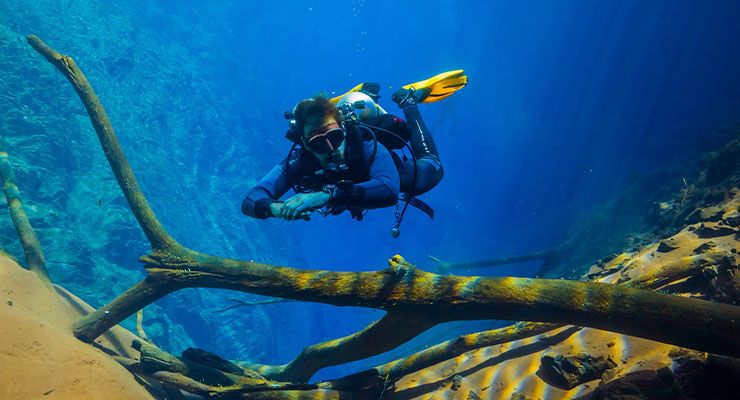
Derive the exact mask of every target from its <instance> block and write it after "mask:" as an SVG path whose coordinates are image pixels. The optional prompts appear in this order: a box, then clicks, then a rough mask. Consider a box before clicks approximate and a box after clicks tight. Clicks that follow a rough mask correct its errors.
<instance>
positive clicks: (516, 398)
mask: <svg viewBox="0 0 740 400" xmlns="http://www.w3.org/2000/svg"><path fill="white" fill-rule="evenodd" d="M511 400H539V397H537V398H535V397H529V396H527V395H526V394H524V393H521V392H516V393H513V394H512V395H511Z"/></svg>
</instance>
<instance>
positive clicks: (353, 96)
mask: <svg viewBox="0 0 740 400" xmlns="http://www.w3.org/2000/svg"><path fill="white" fill-rule="evenodd" d="M358 101H361V102H362V103H363V106H362V107H355V104H356V103H357V102H358ZM345 104H349V105H350V108H351V110H352V112H354V113H355V115H357V119H358V120H360V122H364V123H372V122H374V120H375V117H377V116H378V106H377V105H376V104H375V101H374V100H373V98H372V97H370V96H368V95H367V94H365V93H362V92H352V93H347V94H346V95H344V96H342V98H341V99H339V101H338V102H337V107H339V108H341V107H342V106H343V105H345Z"/></svg>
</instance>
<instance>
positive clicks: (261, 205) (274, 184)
mask: <svg viewBox="0 0 740 400" xmlns="http://www.w3.org/2000/svg"><path fill="white" fill-rule="evenodd" d="M292 164H293V163H291V166H292ZM284 165H285V162H284V161H282V162H280V163H279V164H278V165H276V166H275V168H273V169H272V170H271V171H270V172H269V173H268V174H267V175H265V177H264V178H262V180H260V181H259V183H257V185H256V186H255V187H253V188H252V189H251V190H249V192H248V193H247V196H246V197H245V198H244V201H242V213H244V214H245V215H248V216H250V217H253V218H259V219H265V218H268V217H272V216H273V213H272V211H271V206H272V205H273V203H276V202H277V201H278V200H279V199H280V197H282V196H283V195H284V194H285V192H287V191H288V190H289V189H290V188H291V186H292V182H291V180H290V177H289V176H288V174H287V173H286V172H285V168H284Z"/></svg>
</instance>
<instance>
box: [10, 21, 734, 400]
mask: <svg viewBox="0 0 740 400" xmlns="http://www.w3.org/2000/svg"><path fill="white" fill-rule="evenodd" d="M28 43H29V44H30V45H31V46H32V47H33V49H35V50H36V51H37V52H38V53H39V54H41V55H42V56H43V57H44V58H45V59H46V60H47V61H48V62H49V63H51V64H52V65H53V66H54V67H56V68H57V69H58V70H59V71H60V72H61V73H62V74H63V75H64V77H65V78H67V80H68V81H69V83H70V84H71V85H72V87H73V88H74V89H75V91H76V92H77V94H78V95H79V97H80V100H81V101H82V103H83V105H84V106H85V109H86V110H87V112H88V116H89V118H90V121H91V123H92V125H93V127H94V129H95V131H96V133H97V136H98V139H99V141H100V144H101V146H102V148H103V152H104V154H105V156H106V158H107V160H108V162H109V165H110V168H111V169H112V171H113V173H114V175H115V178H116V181H117V183H118V185H119V186H120V189H121V190H122V192H123V194H124V196H125V198H126V200H127V202H128V205H129V206H130V208H131V212H132V213H133V214H134V217H135V219H136V221H137V222H138V224H139V227H140V228H141V230H142V231H143V232H144V234H145V236H146V239H147V241H148V242H149V245H150V246H151V251H150V252H149V253H148V254H145V255H142V256H141V257H140V261H141V262H142V263H143V264H144V267H145V268H146V276H145V277H144V278H143V279H142V280H141V281H140V282H138V283H136V284H135V285H133V286H132V287H131V288H129V289H128V290H126V291H125V292H124V293H122V294H120V295H119V296H118V297H117V298H115V299H114V300H113V301H111V302H110V303H108V304H106V305H104V306H103V307H100V308H99V309H97V310H89V309H87V310H85V311H84V312H80V314H81V315H80V316H79V317H78V318H77V319H76V320H75V321H74V322H73V324H71V325H70V326H68V327H66V328H67V329H68V331H67V332H64V333H59V334H60V335H64V334H67V335H74V336H75V337H76V338H78V339H79V340H80V342H79V343H78V344H79V345H81V346H87V345H85V344H84V343H90V344H97V345H99V346H102V347H103V348H106V349H107V351H108V353H109V354H111V357H112V358H113V359H114V360H115V361H116V362H118V363H119V364H120V365H122V366H123V367H124V368H126V370H128V371H130V373H131V374H133V375H135V376H137V377H139V378H140V379H142V380H143V381H145V382H148V383H147V384H146V385H145V387H146V388H147V389H148V390H149V391H150V393H151V395H152V396H154V397H158V398H168V396H170V397H172V398H177V397H173V396H178V395H179V396H183V394H182V393H181V392H179V391H178V390H181V391H184V392H187V393H191V394H195V395H199V396H202V397H206V398H209V397H212V398H259V399H285V398H296V399H300V398H306V399H309V398H346V399H349V398H352V399H365V398H367V399H377V398H389V399H390V398H416V397H424V396H428V395H432V396H434V394H435V393H437V391H442V390H444V391H452V392H455V393H460V394H463V393H464V394H466V396H467V398H468V399H475V398H483V397H484V396H485V397H489V396H496V398H518V399H523V398H541V397H543V391H550V392H551V393H555V394H558V395H560V396H561V397H571V398H573V397H575V396H581V395H587V394H590V395H592V398H615V397H613V392H610V390H612V391H616V392H619V391H620V390H623V388H624V387H629V388H631V389H630V390H632V389H634V390H637V391H644V390H659V391H662V392H663V393H668V394H669V395H672V394H675V395H676V396H678V395H682V396H683V395H686V396H688V395H691V394H692V392H691V391H692V390H697V389H696V388H699V387H701V385H705V384H707V383H706V382H710V381H711V379H710V378H711V377H710V378H706V379H704V380H702V379H703V378H702V377H705V375H707V374H709V373H708V372H707V371H719V372H718V374H729V375H732V374H737V373H738V372H739V371H740V369H738V368H737V363H736V360H734V359H736V358H738V357H740V326H738V324H739V323H740V307H738V306H737V293H738V290H737V288H738V277H737V265H738V250H739V247H740V246H739V245H738V232H739V231H740V228H738V225H739V223H740V218H739V217H738V205H740V191H738V189H737V183H738V182H737V179H738V176H737V173H736V171H737V168H738V163H737V159H738V154H740V152H739V151H738V140H737V139H736V140H735V141H732V142H730V143H729V144H727V145H726V146H725V147H723V148H721V149H719V150H717V151H716V152H713V153H710V154H708V155H707V156H706V157H705V159H704V160H702V161H701V163H703V165H704V166H705V168H704V169H703V172H702V173H700V174H699V176H698V177H697V178H696V180H694V181H692V183H691V184H689V183H688V181H686V180H685V179H683V183H684V186H683V188H682V189H681V190H679V191H677V192H675V193H674V195H673V196H672V197H671V198H663V199H661V200H660V201H657V202H653V203H654V207H652V208H651V209H650V211H649V213H651V215H653V214H654V218H655V221H663V224H662V225H658V226H659V228H660V229H657V230H656V231H653V232H651V234H650V235H646V236H645V237H644V238H643V240H644V241H654V243H647V244H646V243H644V242H643V243H641V245H640V246H639V248H635V249H633V250H628V251H626V252H624V253H621V254H619V255H616V256H614V257H612V258H606V259H602V260H600V261H599V262H598V263H597V264H596V265H594V266H593V267H592V268H591V270H589V272H588V273H587V275H586V276H585V277H580V276H574V277H573V278H585V279H584V280H575V279H574V280H565V279H539V278H536V279H530V278H514V277H504V278H490V277H482V276H454V275H443V274H435V273H430V272H426V271H423V270H420V269H418V268H416V267H415V266H414V265H412V264H411V263H409V262H408V261H406V260H405V259H404V258H403V257H401V256H400V255H395V256H393V257H391V259H390V260H389V266H388V267H387V268H383V269H379V270H376V271H368V272H334V271H328V270H305V269H298V268H291V267H282V266H274V265H270V264H266V263H260V262H255V261H241V260H235V259H228V258H221V257H218V256H215V255H209V254H206V253H202V252H198V251H195V250H192V249H189V248H187V247H185V246H183V245H182V244H180V243H178V241H177V240H176V239H175V238H173V237H172V236H170V234H169V233H168V231H167V230H166V229H165V228H164V226H163V225H162V224H161V223H160V222H159V220H158V219H157V217H156V214H155V213H154V211H153V209H152V208H151V207H150V205H149V203H148V200H147V198H146V197H145V196H144V194H143V192H142V191H141V189H140V187H139V185H138V183H137V179H136V176H135V174H134V172H133V169H132V168H131V166H130V165H129V163H128V161H127V159H126V156H125V155H124V152H123V150H122V148H121V146H120V144H119V142H118V138H117V137H116V134H115V131H114V129H113V126H112V124H111V122H110V120H109V118H108V116H107V113H106V111H105V109H104V107H103V105H102V103H101V101H100V99H99V98H98V97H97V95H96V94H95V92H94V91H93V88H92V86H91V85H90V83H89V82H88V80H87V78H86V77H85V75H84V74H83V73H82V71H80V70H79V68H78V67H77V65H76V64H75V62H74V60H73V59H72V58H71V57H69V56H66V55H63V54H60V53H58V52H57V51H55V50H54V49H52V48H51V47H49V46H47V45H46V44H45V43H44V42H42V41H41V39H39V38H37V37H35V36H33V35H32V36H29V37H28ZM0 167H2V168H1V169H0V171H2V175H3V184H4V189H5V193H6V197H7V199H8V205H9V208H10V212H11V215H12V217H13V221H14V224H15V227H16V229H17V232H18V235H19V237H20V238H21V243H22V245H23V248H24V251H25V252H26V255H27V261H28V266H29V270H30V271H31V272H32V273H34V274H35V275H36V276H37V277H38V279H39V281H40V282H41V283H42V285H45V286H46V287H47V289H50V288H51V280H50V278H49V276H48V273H47V272H46V268H45V263H44V258H43V255H42V252H41V248H40V244H39V241H38V240H37V239H36V238H35V235H34V233H33V229H32V228H31V225H30V223H29V222H28V219H27V218H26V217H25V212H24V210H23V208H22V205H21V202H20V195H19V190H18V188H17V187H16V186H15V183H14V177H13V174H12V169H11V168H10V164H9V161H8V156H7V153H3V154H2V157H1V158H0ZM660 193H661V195H664V193H662V192H660ZM656 213H657V214H656ZM681 225H685V226H684V227H682V228H681V229H680V230H678V232H675V228H676V227H677V226H681ZM666 232H671V234H666ZM574 238H575V239H574ZM576 242H578V240H577V236H573V237H571V238H569V239H568V241H566V242H565V244H563V245H561V246H558V247H556V248H555V249H553V250H546V251H543V252H538V253H535V255H528V256H522V257H511V258H508V259H507V262H511V261H518V260H521V259H531V258H532V257H534V258H541V257H550V256H552V255H553V254H558V253H559V252H560V251H563V250H562V248H569V247H571V246H574V244H573V243H576ZM581 243H583V242H581ZM495 263H496V262H489V264H495ZM479 264H483V262H481V263H479ZM462 265H464V264H463V263H446V264H444V265H443V267H444V268H446V269H447V270H452V269H456V268H462V267H461V266H462ZM465 265H466V266H467V267H468V268H469V267H471V263H468V264H465ZM472 265H475V263H472ZM193 287H202V288H221V289H230V290H236V291H241V292H247V293H253V294H259V295H265V296H271V297H275V298H282V299H289V300H297V301H310V302H320V303H325V304H332V305H339V306H359V307H366V308H374V309H380V310H384V311H385V312H386V314H385V315H384V316H383V317H381V318H380V319H378V320H377V321H376V322H374V323H373V324H371V325H370V326H368V327H367V328H365V329H364V330H362V331H360V332H357V333H354V334H351V335H348V336H346V337H343V338H338V339H334V340H329V341H326V342H322V343H318V344H315V345H312V346H309V347H307V348H305V349H304V350H303V351H302V352H301V353H300V354H299V355H298V356H296V357H295V358H294V359H293V360H292V361H291V362H289V363H287V364H285V365H256V364H243V363H238V362H231V361H228V360H225V359H223V358H221V357H219V356H217V355H215V354H212V353H209V352H207V351H204V350H199V349H188V350H186V351H185V352H183V353H182V355H181V356H175V355H172V354H169V353H168V352H166V351H164V350H162V349H160V348H158V347H157V346H155V345H154V344H153V343H150V342H148V341H146V340H144V339H143V338H134V337H133V335H132V334H130V333H123V332H120V330H121V329H120V328H118V327H116V325H117V324H119V323H120V322H122V321H123V320H124V319H125V318H127V317H129V316H131V315H134V314H135V313H137V311H139V310H141V309H142V308H143V307H145V306H147V305H149V304H151V303H152V302H154V301H155V300H157V299H160V298H162V297H164V296H167V295H169V294H171V293H173V292H176V291H178V290H181V289H184V288H193ZM58 290H60V291H61V290H62V289H58ZM50 293H52V292H51V291H50ZM710 300H714V301H710ZM8 307H13V306H12V305H9V306H8ZM83 314H84V315H83ZM484 319H506V320H515V321H529V322H526V323H520V324H515V325H512V326H509V327H504V328H500V329H496V330H491V331H484V332H479V333H474V334H470V335H465V336H461V337H459V338H456V339H453V340H451V341H449V342H445V343H441V344H438V345H436V346H433V347H430V348H428V349H425V350H422V351H420V352H418V353H416V354H412V355H409V356H407V357H405V358H403V359H399V360H397V361H393V362H390V363H386V364H383V365H379V366H376V367H374V368H372V369H368V370H366V371H363V372H360V373H357V374H353V375H350V376H345V377H338V378H336V379H331V380H325V381H321V382H316V383H310V379H311V377H312V376H314V374H316V372H318V371H319V370H320V369H322V368H325V367H328V366H332V365H338V364H342V363H346V362H350V361H354V360H358V359H364V358H367V357H370V356H372V355H375V354H380V353H383V352H386V351H388V350H391V349H394V348H396V347H398V346H399V345H401V344H403V343H405V342H407V341H408V340H410V339H411V338H413V337H415V336H417V335H418V334H420V333H422V332H424V331H426V330H428V329H430V328H431V327H433V326H435V325H438V324H441V323H443V322H448V321H457V320H484ZM117 329H118V330H119V331H118V333H115V334H116V335H119V337H125V338H126V339H127V340H128V343H118V345H116V346H112V347H107V346H106V343H104V342H102V341H101V340H103V339H101V338H102V337H105V336H106V335H107V334H108V333H111V332H114V331H115V330H117ZM624 335H629V337H627V336H624ZM105 340H110V338H107V339H105ZM570 340H576V341H577V342H579V343H577V344H572V343H571V342H569V341H570ZM655 342H660V343H661V344H655ZM107 345H110V343H108V344H107ZM625 348H631V349H630V350H629V351H627V350H625ZM648 349H649V350H648ZM630 351H632V352H634V354H637V355H638V356H637V357H641V358H643V359H644V360H651V361H652V362H654V363H655V364H656V365H657V364H660V363H666V362H669V361H666V360H668V359H670V360H671V361H670V362H671V363H674V364H675V365H674V368H672V369H669V370H665V369H664V368H656V369H655V371H656V372H654V373H653V374H652V375H650V372H647V370H646V369H637V368H639V367H645V363H642V364H641V363H639V362H636V361H635V360H634V359H630ZM651 352H652V353H651ZM515 359H516V361H517V362H518V363H520V364H518V366H517V367H516V368H515V367H513V366H511V365H507V362H509V361H514V360H515ZM656 360H657V361H656ZM513 370H519V371H521V372H522V375H523V376H525V377H527V379H524V380H522V379H520V378H521V377H519V376H516V374H512V372H511V371H513ZM525 371H526V372H525ZM697 371H698V372H697ZM702 371H703V372H702ZM477 372H481V374H476V373H477ZM415 374H417V375H415ZM702 374H704V375H702ZM492 376H493V377H495V378H492ZM718 376H719V375H718ZM691 379H694V381H691ZM595 380H600V381H601V383H602V385H601V386H599V387H598V388H597V389H596V390H593V387H591V386H588V382H592V381H595ZM515 381H519V383H518V386H517V385H515V384H514V383H513V382H515ZM152 382H153V383H152ZM645 382H648V383H647V384H646V383H645ZM692 385H693V386H692ZM545 388H546V389H545ZM656 388H657V389H656ZM722 389H723V388H722V387H720V386H717V385H715V386H712V387H711V390H722ZM487 390H490V392H488V393H484V392H485V391H487ZM573 390H575V391H573ZM50 393H51V392H50ZM489 393H490V394H489ZM704 393H707V392H704ZM646 396H647V395H646Z"/></svg>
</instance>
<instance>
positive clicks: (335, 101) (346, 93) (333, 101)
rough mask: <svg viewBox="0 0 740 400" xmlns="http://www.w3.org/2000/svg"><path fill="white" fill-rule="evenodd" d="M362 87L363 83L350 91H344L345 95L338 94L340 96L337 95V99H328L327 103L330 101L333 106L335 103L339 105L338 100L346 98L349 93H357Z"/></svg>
mask: <svg viewBox="0 0 740 400" xmlns="http://www.w3.org/2000/svg"><path fill="white" fill-rule="evenodd" d="M362 85H364V83H361V84H359V85H357V86H355V87H353V88H352V89H350V90H348V91H346V92H345V93H342V94H340V95H339V96H337V97H332V98H331V99H329V101H331V102H332V103H334V104H337V103H339V100H340V99H341V98H342V97H344V96H346V95H348V94H350V93H354V92H359V91H360V90H362Z"/></svg>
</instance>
